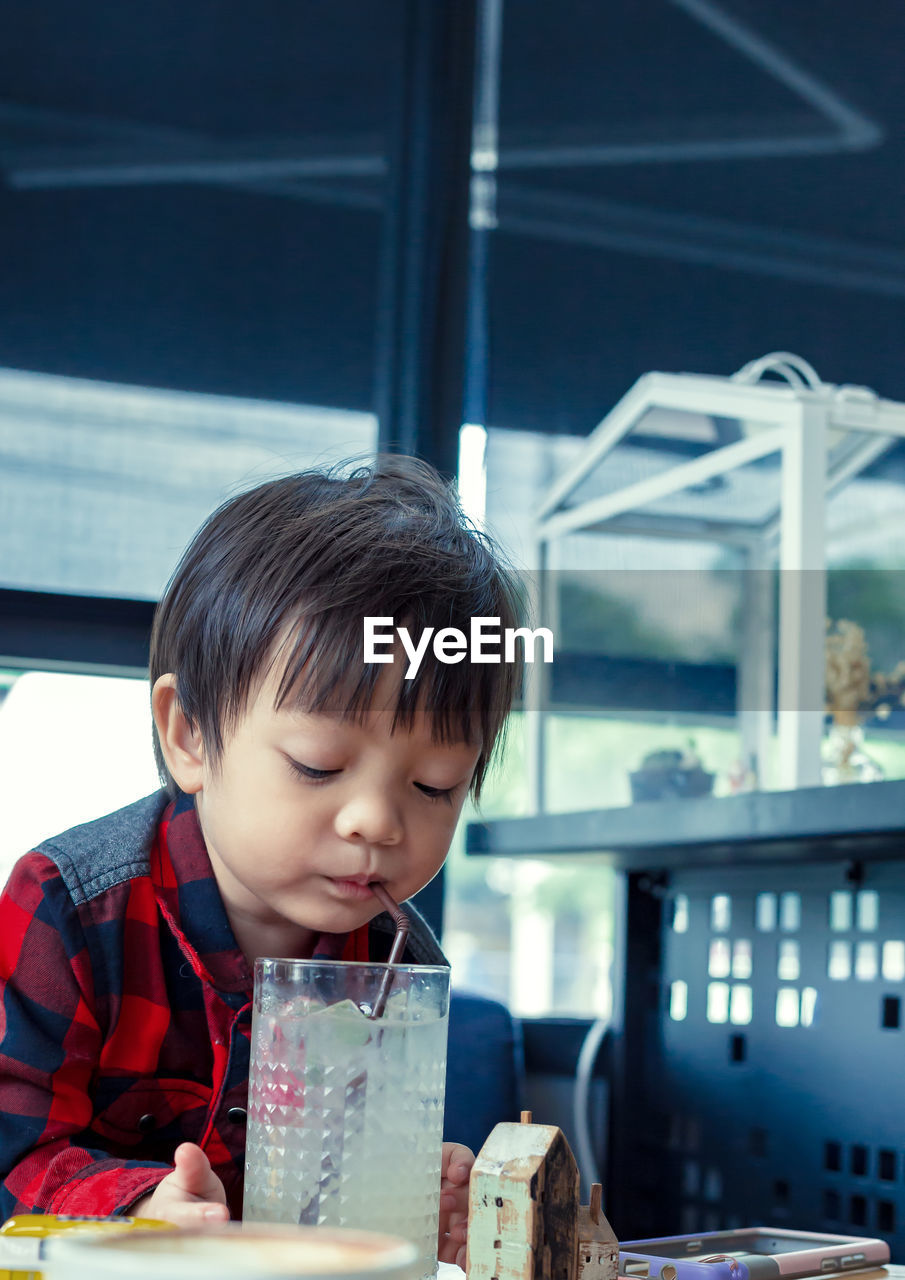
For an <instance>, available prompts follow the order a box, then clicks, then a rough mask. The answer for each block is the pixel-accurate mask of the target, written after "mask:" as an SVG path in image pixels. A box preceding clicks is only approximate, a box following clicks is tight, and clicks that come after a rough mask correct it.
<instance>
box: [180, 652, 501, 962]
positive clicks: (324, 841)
mask: <svg viewBox="0 0 905 1280" xmlns="http://www.w3.org/2000/svg"><path fill="white" fill-rule="evenodd" d="M393 671H394V668H393V667H387V668H385V671H384V673H381V680H380V681H379V682H378V686H377V692H376V695H375V698H374V705H375V706H377V707H381V706H386V705H387V703H388V702H391V699H390V698H388V697H387V696H386V695H387V694H388V693H389V692H390V691H391V688H392V679H393V678H394V677H393ZM384 675H386V679H384ZM276 685H277V681H276V678H275V677H274V676H273V674H271V676H270V677H268V679H267V680H266V681H265V683H264V684H263V685H262V686H261V687H260V689H259V691H258V692H257V695H256V696H254V697H253V698H252V700H251V701H250V702H249V706H248V709H247V711H246V713H245V714H244V716H242V717H241V719H240V720H239V722H238V723H237V725H236V726H235V728H234V729H233V730H232V731H231V732H230V733H229V735H228V737H226V739H225V742H224V747H223V753H222V756H221V759H220V761H219V765H218V767H217V768H216V769H211V768H210V767H209V766H208V765H207V762H206V761H203V763H202V777H201V788H200V790H198V791H197V793H196V806H197V811H198V816H199V821H200V823H201V829H202V831H203V833H204V838H205V841H206V843H207V847H208V851H209V853H210V857H211V862H212V864H213V868H214V874H215V876H216V878H217V882H218V885H219V887H220V891H221V893H222V895H223V898H224V901H225V903H226V907H227V911H228V913H229V915H230V918H231V920H232V922H233V924H234V927H236V934H237V937H238V938H239V939H240V941H241V942H243V945H245V949H246V951H248V950H249V946H250V945H251V944H250V942H249V940H259V945H265V943H266V942H269V941H270V940H271V939H272V938H273V937H274V935H276V936H280V934H281V932H282V934H283V935H285V936H286V937H287V938H290V939H296V946H297V947H298V948H300V949H301V950H302V951H304V948H305V946H306V945H307V944H308V943H310V941H311V940H312V938H311V935H316V934H318V933H321V932H329V933H345V932H347V931H349V930H352V929H355V928H358V927H359V926H360V925H362V924H365V923H366V922H367V921H368V920H370V919H371V918H372V917H373V916H375V915H377V914H378V912H379V911H380V910H381V907H380V905H379V903H378V902H377V899H376V898H375V897H374V895H373V893H372V892H371V891H370V889H369V888H368V882H369V881H372V880H379V881H381V882H382V883H383V884H384V885H385V886H386V889H387V891H388V892H389V893H390V894H391V895H392V897H393V898H395V900H396V901H397V902H401V901H402V900H404V899H405V898H409V897H411V895H412V894H414V893H416V892H417V891H418V890H419V889H421V888H423V886H424V885H425V884H427V882H428V881H429V880H431V879H432V878H433V876H434V875H436V873H437V871H439V869H440V867H441V866H442V865H443V861H444V859H445V857H446V854H447V852H448V850H449V844H450V840H451V839H452V835H453V831H454V829H455V826H456V821H457V819H458V817H459V814H460V812H461V809H462V805H463V803H464V800H465V797H466V794H467V792H468V787H469V784H470V782H471V777H472V773H473V772H474V768H475V765H476V763H477V760H478V756H479V754H480V748H479V746H478V745H477V744H474V743H472V744H469V743H465V742H459V743H454V744H449V743H438V742H436V741H434V739H433V738H432V735H431V731H430V725H429V722H428V721H427V720H426V719H425V717H424V716H422V715H419V716H418V717H417V718H416V720H415V722H414V724H413V726H412V728H411V729H410V730H409V729H406V728H404V727H399V728H398V729H397V731H396V733H392V732H391V725H392V718H393V715H392V711H391V710H386V711H385V710H372V711H369V712H368V714H367V716H366V717H365V719H364V721H363V723H362V724H358V723H356V722H354V721H349V720H343V719H339V718H334V717H333V716H329V715H324V714H309V713H304V712H300V711H298V710H297V709H295V708H293V707H291V706H289V705H284V706H283V707H282V708H280V709H279V710H276V709H275V708H274V696H275V692H276ZM177 781H178V778H177ZM295 931H297V937H296V932H295ZM309 931H310V933H309ZM271 954H272V952H271Z"/></svg>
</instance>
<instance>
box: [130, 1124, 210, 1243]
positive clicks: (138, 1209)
mask: <svg viewBox="0 0 905 1280" xmlns="http://www.w3.org/2000/svg"><path fill="white" fill-rule="evenodd" d="M174 1159H175V1164H176V1167H175V1169H174V1170H173V1172H172V1173H168V1174H167V1176H166V1177H165V1178H164V1179H163V1181H162V1182H160V1183H158V1185H157V1187H156V1188H155V1189H154V1190H153V1191H152V1192H151V1194H150V1195H148V1196H142V1198H141V1199H140V1200H138V1201H137V1202H136V1203H135V1204H134V1205H133V1206H132V1208H131V1209H130V1210H129V1214H130V1216H131V1217H133V1218H160V1219H162V1220H163V1221H164V1222H172V1223H173V1224H174V1225H175V1226H177V1227H201V1226H219V1225H220V1223H222V1222H228V1221H229V1209H227V1207H226V1192H225V1191H224V1189H223V1183H222V1182H221V1181H220V1179H219V1178H218V1177H217V1175H216V1174H215V1173H214V1171H213V1169H212V1168H211V1164H210V1161H209V1160H208V1158H207V1156H206V1155H205V1154H204V1152H203V1151H202V1150H201V1148H200V1147H196V1146H195V1144H194V1142H183V1143H182V1145H181V1146H179V1147H177V1148H176V1155H175V1157H174Z"/></svg>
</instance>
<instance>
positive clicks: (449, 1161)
mask: <svg viewBox="0 0 905 1280" xmlns="http://www.w3.org/2000/svg"><path fill="white" fill-rule="evenodd" d="M473 1164H474V1153H473V1152H471V1151H469V1149H468V1147H463V1146H461V1145H460V1144H459V1143H457V1142H444V1143H443V1159H442V1161H441V1164H440V1236H439V1239H438V1241H437V1257H438V1258H439V1260H440V1261H441V1262H454V1263H455V1264H456V1266H458V1267H463V1268H464V1266H465V1240H466V1236H467V1233H468V1177H469V1174H470V1173H471V1166H472V1165H473Z"/></svg>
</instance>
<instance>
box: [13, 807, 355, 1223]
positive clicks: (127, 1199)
mask: <svg viewBox="0 0 905 1280" xmlns="http://www.w3.org/2000/svg"><path fill="white" fill-rule="evenodd" d="M148 803H149V802H147V801H144V802H140V804H143V805H144V806H145V808H146V809H147V806H148ZM133 808H137V806H135V807H133ZM121 812H122V813H123V814H126V813H129V810H123V811H121ZM142 812H144V810H143V811H142ZM158 813H159V814H160V818H159V822H156V824H155V821H154V820H153V818H152V821H151V822H150V825H149V826H148V838H147V841H146V843H145V847H144V848H143V849H142V848H136V847H133V848H123V849H122V850H119V849H115V852H114V855H112V856H111V854H110V848H111V846H113V845H115V841H112V840H111V839H110V831H111V828H110V825H109V824H110V821H111V819H102V820H101V821H100V823H98V824H87V825H86V826H85V827H81V828H76V829H75V833H76V835H77V839H76V841H75V846H77V848H76V853H72V852H71V850H70V852H67V851H66V850H67V841H66V837H65V836H64V837H60V838H59V840H58V841H57V842H48V844H47V845H46V846H42V848H41V849H39V850H38V851H36V852H33V853H30V854H27V855H26V856H25V857H24V858H22V859H21V860H20V861H19V862H18V863H17V865H16V867H15V869H14V871H13V874H12V876H11V877H10V880H9V883H8V885H7V888H6V890H5V892H4V893H3V895H2V897H0V1174H2V1176H3V1185H2V1190H0V1221H2V1220H3V1219H5V1218H6V1217H8V1216H9V1215H11V1214H13V1213H24V1212H46V1213H68V1214H81V1213H87V1214H110V1213H121V1212H123V1211H125V1210H126V1209H128V1208H129V1206H130V1205H131V1204H133V1203H134V1202H135V1201H136V1200H137V1199H138V1198H139V1197H140V1196H143V1195H145V1194H146V1193H147V1192H149V1191H152V1190H153V1189H154V1187H155V1186H156V1185H157V1183H158V1182H159V1181H160V1180H161V1178H163V1177H164V1176H165V1175H166V1174H167V1172H169V1170H170V1169H171V1167H172V1158H173V1152H174V1150H175V1148H176V1147H177V1146H178V1145H179V1143H180V1142H184V1141H190V1142H197V1143H198V1144H199V1145H200V1146H201V1147H202V1148H203V1149H204V1151H205V1152H206V1153H207V1155H208V1158H209V1159H210V1161H211V1164H212V1166H213V1168H214V1171H215V1172H216V1173H217V1174H218V1175H219V1177H220V1178H221V1179H222V1181H223V1184H224V1186H225V1187H226V1193H227V1198H228V1202H229V1205H230V1209H231V1212H232V1213H233V1215H234V1216H238V1215H239V1213H240V1212H241V1196H242V1175H243V1166H244V1159H245V1128H244V1121H245V1107H246V1105H247V1093H248V1063H249V1032H250V1027H251V996H252V985H253V979H252V973H251V970H250V967H249V964H248V961H247V960H246V958H245V956H244V955H243V953H242V952H241V950H240V949H239V948H238V946H237V944H236V941H235V938H234V936H233V932H232V929H231V927H230V924H229V920H228V918H227V915H226V911H225V908H224V906H223V901H222V899H221V897H220V894H219V891H218V889H217V884H216V881H215V880H214V878H213V874H212V871H211V864H210V859H209V858H208V854H207V850H206V848H205V844H204V839H203V837H202V834H201V830H200V828H199V826H198V821H197V817H196V815H195V807H194V803H193V801H192V798H191V797H187V796H183V797H180V799H179V801H177V802H176V804H170V805H168V806H167V807H166V808H165V809H163V812H162V813H160V806H158V808H157V810H156V811H155V813H154V817H155V818H156V814H158ZM113 817H116V815H113ZM102 823H107V824H108V825H107V827H106V828H104V831H105V832H106V836H105V841H106V850H105V854H104V859H105V861H104V866H103V868H102V869H101V870H98V869H97V867H96V866H92V863H91V856H90V848H91V839H92V829H93V828H95V827H97V829H98V831H99V832H100V830H101V824H102ZM133 826H134V823H133ZM130 829H131V828H130ZM114 831H115V829H114ZM86 833H87V834H86ZM71 834H72V833H67V835H71ZM100 843H101V841H100V838H99V840H98V847H100ZM148 844H149V845H150V848H148V847H147V846H148ZM86 850H88V852H87V853H86ZM76 855H77V856H76ZM343 954H344V957H345V958H348V959H367V958H368V929H367V927H365V928H363V929H360V930H358V931H357V932H356V933H355V934H353V935H351V936H350V937H349V939H348V942H347V943H346V947H345V950H344V952H343Z"/></svg>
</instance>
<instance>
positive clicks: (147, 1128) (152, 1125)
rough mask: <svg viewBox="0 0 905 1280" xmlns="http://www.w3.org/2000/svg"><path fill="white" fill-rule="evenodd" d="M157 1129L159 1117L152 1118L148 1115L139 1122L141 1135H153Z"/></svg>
mask: <svg viewBox="0 0 905 1280" xmlns="http://www.w3.org/2000/svg"><path fill="white" fill-rule="evenodd" d="M156 1128H157V1117H156V1116H152V1115H151V1114H150V1113H148V1115H146V1116H142V1117H141V1119H140V1120H139V1122H138V1132H139V1133H153V1132H154V1130H155V1129H156Z"/></svg>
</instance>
